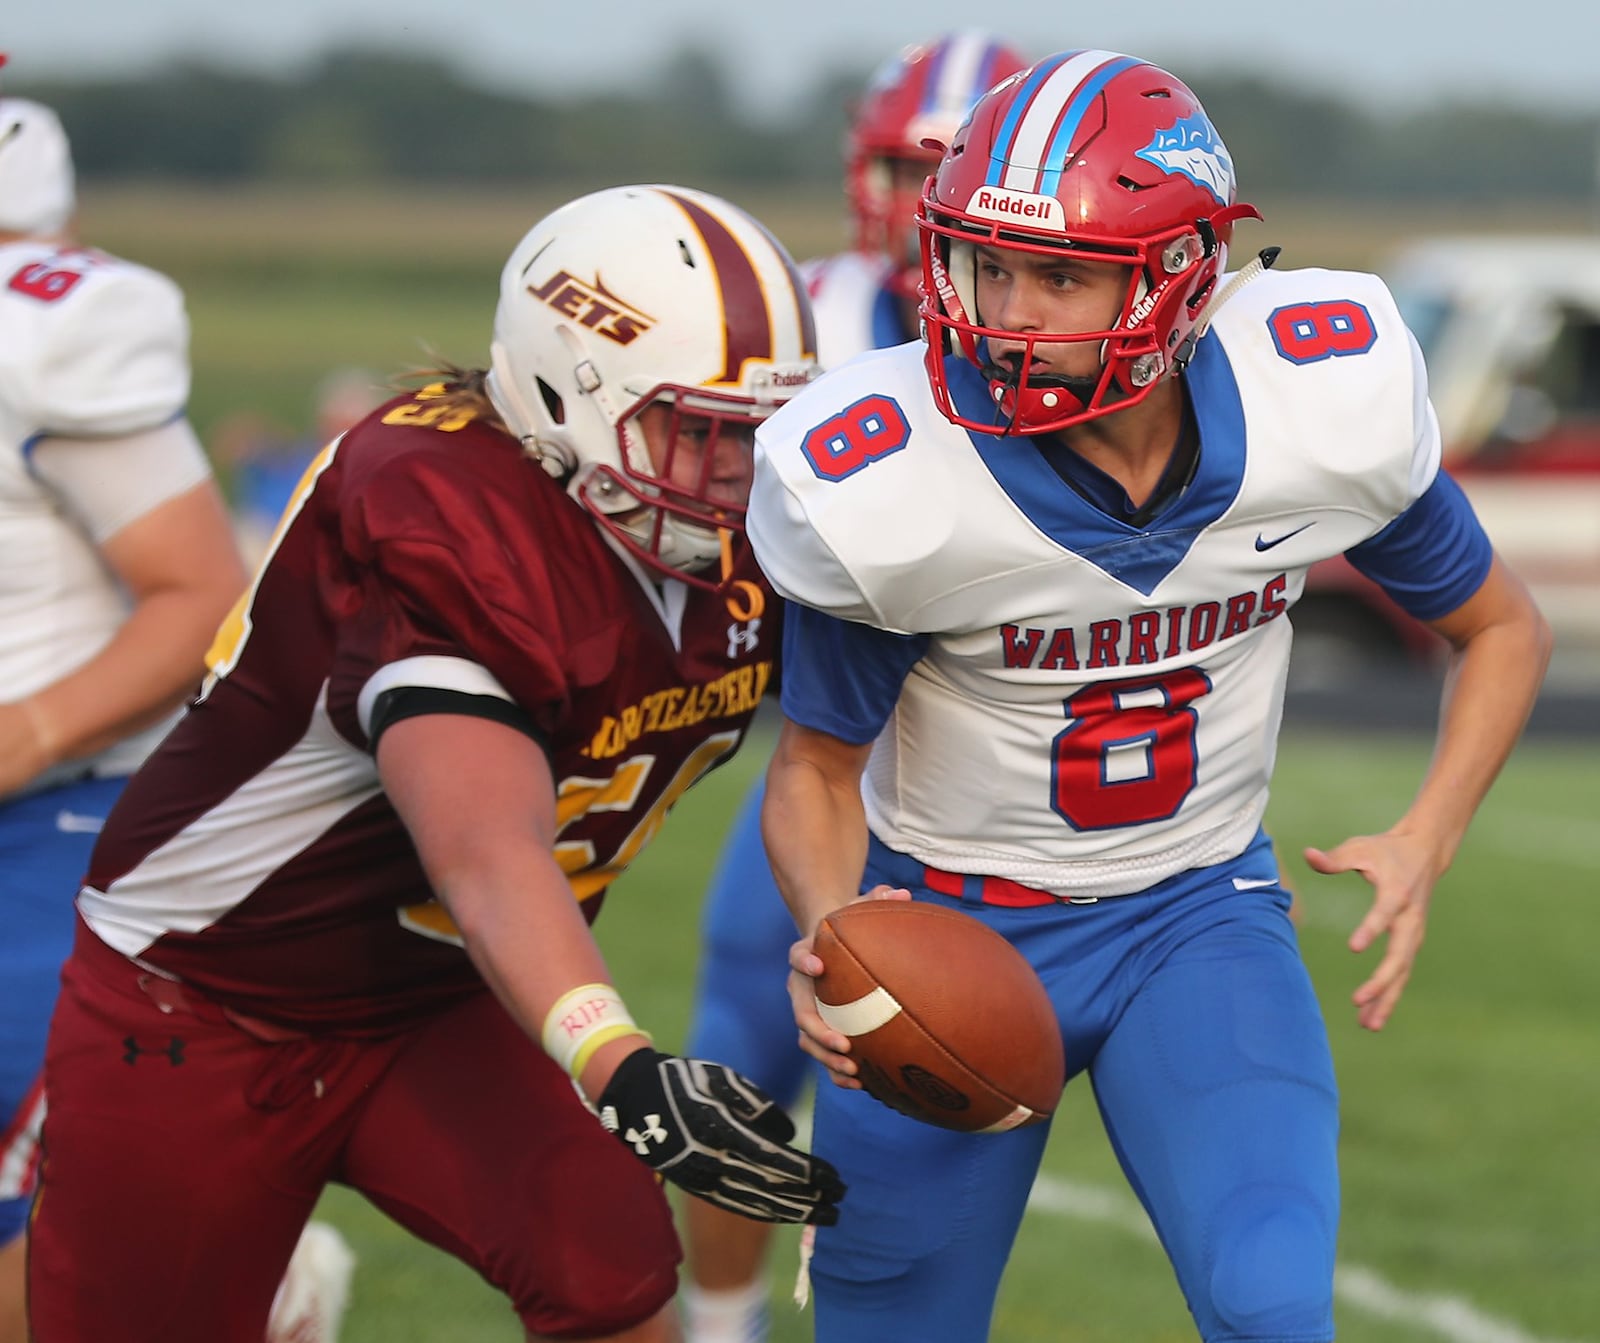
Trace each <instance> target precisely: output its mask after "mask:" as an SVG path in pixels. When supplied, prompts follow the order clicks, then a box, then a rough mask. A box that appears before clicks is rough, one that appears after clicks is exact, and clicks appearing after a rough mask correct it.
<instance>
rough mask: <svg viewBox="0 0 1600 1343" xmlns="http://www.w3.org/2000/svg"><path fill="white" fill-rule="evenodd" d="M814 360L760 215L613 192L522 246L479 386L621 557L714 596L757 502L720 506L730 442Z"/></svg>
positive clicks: (780, 254)
mask: <svg viewBox="0 0 1600 1343" xmlns="http://www.w3.org/2000/svg"><path fill="white" fill-rule="evenodd" d="M816 349H817V341H816V332H815V329H814V327H813V324H812V316H811V305H810V302H809V300H808V299H807V297H806V292H805V286H804V284H803V283H802V282H801V280H800V277H799V273H798V272H797V270H796V269H795V264H794V261H793V260H792V259H791V258H790V256H789V254H788V252H787V251H785V250H784V248H783V245H782V244H781V243H779V242H778V241H777V240H776V239H775V238H773V236H772V235H771V234H770V233H768V232H767V230H766V229H765V228H763V227H762V226H761V225H760V224H759V223H757V222H756V220H754V219H753V218H751V216H750V215H748V214H746V213H745V212H744V211H743V210H741V209H739V208H738V207H737V206H735V205H731V204H729V203H728V202H727V201H725V200H722V199H721V198H719V197H717V196H712V195H709V194H707V193H705V192H702V191H693V190H690V189H689V188H687V187H676V186H627V187H612V188H610V189H608V190H605V191H597V192H594V193H593V194H591V195H588V196H583V197H580V198H579V199H577V200H575V201H572V202H571V203H569V204H567V205H564V206H562V207H561V208H560V209H558V210H556V211H555V212H554V213H552V214H550V215H548V216H546V217H545V218H544V219H542V220H540V221H539V222H538V223H537V224H535V225H534V226H533V228H532V229H530V230H529V231H528V233H527V235H526V236H525V237H524V238H523V239H522V241H521V242H520V243H518V244H517V247H516V250H515V251H513V252H512V254H511V257H510V259H509V260H508V261H507V262H506V265H505V269H504V271H503V272H502V275H501V279H500V303H499V306H498V308H497V309H496V310H495V319H494V341H493V343H492V345H491V347H490V368H489V376H488V378H487V380H486V384H485V385H486V390H487V391H488V394H489V397H490V400H491V401H492V402H493V403H494V406H495V409H496V410H497V411H498V412H499V414H500V418H501V419H502V420H504V421H505V424H506V427H507V428H508V429H509V430H510V431H511V433H512V434H513V435H515V436H516V437H517V438H519V439H521V441H522V444H523V446H524V448H525V449H526V450H527V451H528V453H529V454H530V455H531V456H533V457H534V458H535V459H536V460H537V461H539V462H540V463H541V464H542V465H543V466H544V468H545V470H547V471H548V472H549V473H550V474H551V475H552V476H554V477H556V478H557V479H558V480H560V481H562V482H563V483H564V484H565V486H566V489H567V492H568V493H569V494H570V495H571V496H572V497H573V498H574V499H576V500H577V502H578V503H579V504H580V505H582V506H583V507H584V508H585V509H587V510H588V511H589V513H591V514H592V515H593V517H594V520H595V521H596V523H598V524H599V526H600V528H601V529H602V530H603V531H604V532H605V533H606V534H607V535H608V536H610V537H611V538H612V540H613V542H614V543H616V544H617V545H618V546H620V547H621V548H622V549H624V550H626V551H627V552H628V553H629V554H631V555H632V556H633V557H634V558H635V559H637V560H638V561H639V562H640V563H642V564H645V565H647V566H649V567H650V568H651V569H653V570H655V571H657V572H658V573H662V574H666V575H668V576H671V577H674V578H682V579H683V580H685V581H686V582H689V583H692V584H695V585H696V586H700V587H711V588H714V587H717V586H719V585H720V584H721V583H722V582H724V581H726V579H727V578H728V575H729V571H730V569H731V567H732V562H733V561H732V555H733V549H734V546H735V544H736V543H742V537H743V533H744V502H745V501H744V500H743V499H740V500H739V501H738V502H737V503H735V502H732V501H731V500H729V499H727V498H726V497H723V496H721V495H719V494H718V493H717V490H716V482H715V481H714V480H713V477H712V470H713V463H714V460H715V458H716V444H717V441H718V438H719V436H723V435H735V436H738V437H739V438H740V439H741V441H746V442H747V440H748V438H749V435H750V432H751V429H752V427H753V425H754V424H756V423H758V422H760V421H761V420H764V419H765V418H766V417H767V416H768V415H770V414H771V413H772V412H773V411H774V410H776V409H777V408H778V407H779V406H780V405H782V404H783V403H784V402H785V401H787V400H788V399H789V398H790V397H791V396H793V395H794V394H795V393H796V392H798V391H799V390H800V389H801V388H803V387H804V386H805V385H806V384H807V383H808V382H810V381H811V379H812V378H814V377H815V376H816V375H817V372H818V368H817V362H816ZM654 406H662V407H665V408H666V410H667V411H668V412H669V419H668V421H667V425H668V427H667V430H666V445H665V448H664V450H663V452H662V455H663V457H664V460H663V461H660V462H657V461H655V460H653V459H652V456H651V453H650V448H649V444H648V442H647V441H646V437H645V433H644V430H643V429H642V427H641V425H640V423H639V418H640V416H641V415H642V414H643V413H644V412H645V411H646V410H648V409H650V408H651V407H654ZM691 441H693V442H694V443H695V444H696V445H697V447H698V448H699V450H700V468H699V470H698V472H697V474H696V478H695V480H693V481H692V482H687V483H686V482H685V481H684V480H682V479H681V478H678V479H674V472H673V462H674V459H675V457H676V455H677V454H678V453H679V452H680V450H684V448H683V445H684V444H687V443H689V442H691ZM745 450H746V451H748V447H746V449H745ZM680 477H681V473H680Z"/></svg>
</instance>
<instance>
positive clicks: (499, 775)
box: [378, 714, 648, 1096]
mask: <svg viewBox="0 0 1600 1343" xmlns="http://www.w3.org/2000/svg"><path fill="white" fill-rule="evenodd" d="M464 759H466V760H471V761H472V762H473V768H472V770H471V772H470V774H464V773H463V772H461V771H460V770H458V769H457V768H456V767H455V764H454V762H455V761H459V760H464ZM378 771H379V775H380V777H381V778H382V780H383V785H384V791H385V792H386V793H387V794H388V795H389V799H390V801H391V802H392V803H393V804H394V807H395V810H396V811H397V812H398V813H399V814H400V818H401V820H403V821H404V822H405V824H406V829H407V830H408V831H409V832H410V834H411V837H412V840H413V842H414V843H415V844H416V846H417V853H418V856H419V857H420V858H421V859H422V864H423V867H424V869H425V870H426V872H427V874H428V880H429V882H430V884H431V885H432V886H433V889H434V891H435V892H436V893H437V894H438V895H439V898H440V899H441V901H442V902H443V903H444V906H445V908H446V909H447V910H448V911H449V913H450V917H451V919H452V920H453V921H454V923H455V925H456V928H457V930H458V931H459V932H460V934H461V939H462V941H463V943H465V945H466V948H467V954H468V955H469V956H471V957H472V962H473V964H474V965H475V966H476V967H477V969H478V972H479V973H480V974H481V975H482V976H483V978H484V981H485V982H486V983H487V984H488V985H489V987H490V989H492V990H493V991H494V994H495V996H496V997H497V998H499V1000H500V1002H501V1003H502V1004H503V1005H504V1007H505V1009H506V1011H508V1012H509V1013H510V1014H511V1016H512V1018H513V1019H514V1020H515V1021H516V1022H517V1024H518V1025H520V1026H521V1027H522V1029H523V1030H524V1031H526V1032H527V1034H528V1036H529V1037H530V1038H531V1039H532V1040H534V1041H535V1042H542V1035H543V1029H544V1023H545V1020H546V1018H547V1016H548V1014H549V1012H550V1009H551V1008H552V1007H553V1006H554V1005H555V1004H556V1002H557V1001H558V1000H559V999H560V998H561V997H562V996H563V995H564V994H566V993H567V992H568V991H570V990H572V989H575V988H577V987H579V986H581V985H586V984H609V983H610V973H609V971H608V970H607V968H606V964H605V959H604V957H603V956H602V955H601V953H600V948H599V946H598V945H597V944H596V943H595V940H594V937H593V935H592V934H591V933H590V931H589V926H588V923H587V921H586V920H585V919H584V916H583V911H582V910H581V908H580V907H579V905H578V902H577V901H576V900H575V899H574V898H573V894H572V888H571V886H570V885H569V884H568V882H567V879H566V876H565V874H564V873H563V872H562V870H561V868H560V867H559V866H558V865H557V863H556V861H555V857H554V854H553V850H552V845H553V844H554V840H555V828H556V821H555V785H554V782H553V780H552V778H551V775H550V767H549V763H548V762H547V761H546V759H545V756H544V752H543V751H542V750H541V749H540V747H539V746H538V744H537V743H536V742H534V741H532V740H531V739H530V738H528V737H526V736H524V735H523V734H522V733H520V732H518V731H516V730H515V729H514V728H510V727H507V726H505V725H504V724H501V723H496V722H492V721H490V720H488V719H484V718H475V717H471V716H466V715H458V714H429V715H425V716H421V717H416V718H408V719H404V720H402V721H401V722H398V723H396V724H395V725H394V726H393V727H391V728H389V729H388V730H387V731H386V732H385V733H384V734H383V736H382V737H381V738H380V740H379V742H378ZM647 1042H648V1041H647V1037H646V1036H645V1035H644V1034H643V1032H638V1033H635V1034H632V1035H627V1036H624V1037H620V1038H618V1039H616V1040H614V1041H612V1042H610V1043H609V1044H606V1045H602V1046H601V1047H600V1048H598V1049H596V1050H595V1051H594V1053H593V1056H592V1057H591V1058H590V1059H589V1061H588V1064H587V1066H586V1067H585V1068H584V1069H583V1071H582V1075H581V1077H580V1079H579V1080H580V1082H581V1083H582V1085H583V1088H584V1091H585V1094H587V1095H590V1096H598V1095H599V1094H600V1092H601V1091H602V1090H603V1089H604V1087H605V1084H606V1082H607V1081H608V1080H609V1079H610V1076H611V1073H612V1072H613V1071H614V1070H615V1068H616V1066H617V1064H618V1063H620V1062H621V1061H622V1059H623V1058H624V1057H626V1056H627V1054H629V1053H631V1052H633V1051H634V1050H635V1049H638V1048H640V1047H641V1046H642V1045H644V1044H645V1043H647Z"/></svg>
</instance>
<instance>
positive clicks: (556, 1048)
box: [539, 984, 650, 1081]
mask: <svg viewBox="0 0 1600 1343" xmlns="http://www.w3.org/2000/svg"><path fill="white" fill-rule="evenodd" d="M624 1035H642V1036H644V1038H645V1039H646V1040H648V1039H649V1038H650V1036H649V1034H648V1033H647V1032H645V1031H642V1030H640V1029H639V1027H638V1025H637V1024H636V1023H635V1022H634V1019H633V1018H632V1017H631V1016H630V1015H629V1014H628V1008H627V1005H626V1004H625V1003H624V1002H623V1001H622V995H621V994H619V993H618V992H617V991H616V990H615V989H614V988H612V987H611V985H609V984H580V985H579V986H578V987H577V988H575V989H569V990H568V991H567V992H566V993H563V994H562V995H561V996H560V997H559V998H557V999H556V1002H555V1006H554V1007H552V1008H551V1009H550V1011H549V1012H548V1013H547V1014H546V1016H545V1019H544V1030H543V1031H542V1032H541V1033H540V1037H539V1038H540V1043H541V1044H543V1045H544V1052H545V1053H546V1054H548V1055H550V1057H551V1058H553V1059H554V1060H555V1061H556V1062H557V1063H559V1064H560V1065H561V1067H562V1068H563V1069H564V1070H565V1071H566V1074H567V1076H569V1077H571V1078H572V1079H573V1081H577V1079H578V1075H579V1074H580V1073H581V1072H583V1069H584V1066H585V1065H586V1064H587V1063H588V1062H589V1060H590V1059H591V1058H593V1057H594V1052H595V1050H597V1049H599V1048H600V1046H601V1045H604V1044H608V1043H610V1042H611V1041H612V1040H616V1039H619V1038H620V1037H622V1036H624Z"/></svg>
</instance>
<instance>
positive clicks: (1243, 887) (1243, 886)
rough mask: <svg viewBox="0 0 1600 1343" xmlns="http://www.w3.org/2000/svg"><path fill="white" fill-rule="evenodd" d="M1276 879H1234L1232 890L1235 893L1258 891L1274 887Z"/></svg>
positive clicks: (1276, 882)
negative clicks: (1265, 887)
mask: <svg viewBox="0 0 1600 1343" xmlns="http://www.w3.org/2000/svg"><path fill="white" fill-rule="evenodd" d="M1277 884H1278V879H1277V878H1276V877H1235V878H1234V879H1233V889H1234V890H1236V891H1259V890H1260V889H1261V888H1262V887H1264V886H1276V885H1277Z"/></svg>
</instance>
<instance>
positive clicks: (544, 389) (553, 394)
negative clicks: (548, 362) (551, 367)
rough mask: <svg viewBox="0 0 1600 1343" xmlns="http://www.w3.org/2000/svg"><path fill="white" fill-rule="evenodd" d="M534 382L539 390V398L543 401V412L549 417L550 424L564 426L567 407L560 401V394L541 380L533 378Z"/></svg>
mask: <svg viewBox="0 0 1600 1343" xmlns="http://www.w3.org/2000/svg"><path fill="white" fill-rule="evenodd" d="M534 382H535V384H536V385H537V386H538V388H539V396H540V397H541V398H542V399H543V401H544V408H545V412H546V413H547V414H548V415H549V416H550V420H551V423H553V424H565V423H566V422H567V407H566V403H565V402H564V401H562V399H561V393H560V392H558V391H556V389H555V388H554V387H552V386H551V385H550V384H549V383H547V382H546V381H545V380H544V379H543V378H535V379H534Z"/></svg>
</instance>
